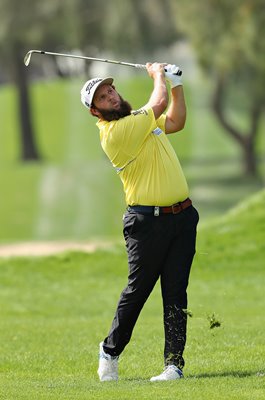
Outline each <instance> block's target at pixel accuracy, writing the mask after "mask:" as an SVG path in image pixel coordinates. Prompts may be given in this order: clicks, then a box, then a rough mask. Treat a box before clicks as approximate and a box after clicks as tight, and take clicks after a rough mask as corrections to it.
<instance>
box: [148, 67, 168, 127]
mask: <svg viewBox="0 0 265 400" xmlns="http://www.w3.org/2000/svg"><path fill="white" fill-rule="evenodd" d="M164 67H165V64H160V63H153V64H151V63H147V64H146V69H147V72H148V74H149V76H150V77H151V78H152V79H153V81H154V89H153V92H152V93H151V96H150V98H149V101H148V103H147V104H146V105H145V107H146V108H152V109H153V112H154V116H155V119H157V118H159V117H160V115H161V114H162V113H163V112H164V111H165V109H166V108H167V105H168V91H167V85H166V79H165V71H164Z"/></svg>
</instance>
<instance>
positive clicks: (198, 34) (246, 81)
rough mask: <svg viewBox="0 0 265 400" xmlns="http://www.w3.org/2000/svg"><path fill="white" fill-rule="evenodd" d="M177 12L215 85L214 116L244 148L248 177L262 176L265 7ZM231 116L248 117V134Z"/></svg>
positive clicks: (225, 4)
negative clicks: (260, 137)
mask: <svg viewBox="0 0 265 400" xmlns="http://www.w3.org/2000/svg"><path fill="white" fill-rule="evenodd" d="M174 4H175V5H176V3H174ZM175 12H176V14H177V16H178V21H179V24H180V27H181V28H182V29H183V31H184V32H185V33H186V35H187V36H188V37H189V38H190V39H191V41H192V44H193V45H194V48H195V50H196V52H197V56H198V60H199V62H200V64H201V66H202V68H203V69H204V71H206V72H207V73H208V74H211V78H212V79H213V80H214V81H215V90H214V94H213V110H214V112H215V114H216V116H217V118H218V120H219V122H220V123H221V125H222V126H223V127H224V128H225V131H226V132H227V133H228V134H229V135H230V136H231V137H232V138H233V139H234V140H235V141H236V142H237V143H238V145H239V146H240V148H241V151H242V154H243V162H244V168H245V173H246V174H248V175H250V176H257V174H258V169H257V151H256V142H257V137H258V133H259V123H260V120H261V116H262V113H263V112H264V106H265V91H264V87H265V57H264V54H265V41H264V39H263V38H264V36H265V13H264V12H263V5H262V1H261V0H234V1H230V0H204V1H202V2H198V1H196V0H190V1H189V2H184V1H183V0H180V1H179V2H178V7H177V8H176V9H175ZM191 21H192V22H191ZM231 110H233V111H234V112H237V111H239V112H240V113H241V115H244V116H246V117H247V119H248V122H247V121H246V123H245V125H246V124H247V125H248V127H247V128H244V129H243V128H242V127H239V126H238V125H237V124H236V122H235V121H233V119H232V118H231Z"/></svg>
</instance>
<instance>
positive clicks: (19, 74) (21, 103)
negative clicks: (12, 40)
mask: <svg viewBox="0 0 265 400" xmlns="http://www.w3.org/2000/svg"><path fill="white" fill-rule="evenodd" d="M13 62H14V64H13V71H14V78H15V84H16V88H17V92H18V114H19V120H20V143H21V155H20V158H21V160H22V161H31V160H39V159H40V155H39V152H38V149H37V145H36V142H35V137H34V132H33V127H32V120H31V108H30V101H29V89H28V83H27V81H28V80H27V72H26V68H27V67H25V65H24V64H23V55H22V54H21V51H20V48H19V46H18V48H16V46H14V52H13Z"/></svg>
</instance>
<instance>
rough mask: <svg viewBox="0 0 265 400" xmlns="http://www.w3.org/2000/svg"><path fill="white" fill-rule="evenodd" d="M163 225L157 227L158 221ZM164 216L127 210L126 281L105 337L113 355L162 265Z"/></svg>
mask: <svg viewBox="0 0 265 400" xmlns="http://www.w3.org/2000/svg"><path fill="white" fill-rule="evenodd" d="M161 223H162V224H163V225H164V228H163V229H160V228H159V225H160V224H161ZM168 235H169V230H168V227H167V224H166V221H165V220H163V221H162V220H161V219H160V218H159V217H155V216H153V215H150V214H148V215H143V214H136V213H131V214H130V213H127V214H126V215H125V219H124V238H125V242H126V248H127V253H128V265H129V276H128V284H127V286H126V288H125V289H124V290H123V292H122V293H121V296H120V300H119V303H118V306H117V310H116V314H115V317H114V319H113V322H112V326H111V329H110V332H109V334H108V337H107V338H106V339H105V341H104V349H105V351H106V352H107V353H109V354H111V355H113V356H117V355H119V354H120V353H121V352H122V351H123V349H124V347H125V346H126V345H127V344H128V342H129V340H130V338H131V335H132V331H133V328H134V326H135V323H136V321H137V318H138V316H139V314H140V312H141V309H142V307H143V305H144V303H145V302H146V300H147V298H148V297H149V295H150V293H151V292H152V290H153V288H154V286H155V283H156V282H157V280H158V278H159V276H160V272H161V268H162V266H163V263H164V260H165V258H166V254H167V251H168V246H169V242H170V240H169V239H168Z"/></svg>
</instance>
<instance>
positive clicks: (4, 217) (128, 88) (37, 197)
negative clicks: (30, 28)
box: [0, 74, 264, 242]
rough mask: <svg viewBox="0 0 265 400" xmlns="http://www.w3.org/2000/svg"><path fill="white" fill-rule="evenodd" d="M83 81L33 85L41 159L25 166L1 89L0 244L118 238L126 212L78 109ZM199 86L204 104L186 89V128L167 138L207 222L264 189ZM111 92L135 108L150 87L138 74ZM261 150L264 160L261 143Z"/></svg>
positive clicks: (7, 92) (91, 128)
mask: <svg viewBox="0 0 265 400" xmlns="http://www.w3.org/2000/svg"><path fill="white" fill-rule="evenodd" d="M114 78H117V76H114ZM81 81H82V82H83V80H82V79H81V78H80V79H78V80H77V79H75V80H56V81H46V82H45V81H44V82H35V83H33V84H32V85H31V91H30V93H31V103H32V110H33V122H34V127H35V131H36V139H37V143H38V146H39V150H40V153H41V155H42V160H41V161H40V162H38V163H27V164H25V163H24V164H22V163H21V162H20V161H19V131H18V122H17V111H16V110H17V104H16V102H17V99H16V93H15V90H14V88H13V87H10V86H6V87H2V88H1V90H0V117H1V121H2V124H3V125H2V126H3V128H2V129H1V146H0V185H1V190H2V195H1V199H0V221H1V230H0V242H12V241H21V240H24V241H25V240H27V241H28V240H53V239H62V240H63V239H74V240H83V239H87V238H89V239H93V238H95V237H102V236H105V237H113V236H116V237H118V236H120V232H121V216H122V213H123V211H124V208H125V203H124V196H123V191H122V185H121V182H120V179H119V177H118V176H117V175H116V173H115V171H114V169H113V168H112V167H111V165H110V162H109V160H108V159H107V158H106V156H105V154H104V153H103V151H102V149H101V147H100V142H99V135H98V129H97V127H96V126H95V123H96V119H95V118H92V117H91V116H89V113H88V111H86V109H85V108H84V106H83V105H82V104H81V102H80V97H79V91H80V87H81ZM201 86H203V87H204V94H203V100H202V98H201V97H202V96H201V87H199V86H197V85H195V84H192V85H191V86H189V82H187V83H185V92H186V98H187V106H188V119H187V124H186V127H185V129H184V130H183V131H182V132H180V133H179V134H175V135H170V136H169V138H170V140H171V141H172V144H173V146H174V147H175V149H176V151H177V154H178V155H179V158H180V160H181V162H182V164H183V168H184V172H185V174H186V176H187V180H188V182H189V186H190V191H191V197H192V198H193V200H194V202H195V204H196V206H197V207H198V209H199V211H200V215H201V218H202V219H205V218H208V217H211V216H216V215H219V214H220V213H223V212H225V211H226V210H228V209H229V208H230V207H231V206H233V205H235V204H237V202H238V201H241V200H242V199H243V198H245V197H246V196H248V195H250V194H251V193H252V192H255V191H257V190H258V189H259V188H260V187H262V182H261V181H257V180H253V179H247V178H246V177H245V176H244V174H243V173H242V171H241V167H240V166H241V164H240V155H239V152H238V149H237V148H236V146H235V145H234V143H232V142H231V141H230V140H229V139H228V138H227V136H226V135H225V133H224V132H223V131H222V129H221V128H220V126H219V125H218V123H217V121H216V120H215V118H214V117H213V115H212V113H211V112H210V107H209V90H208V89H207V90H206V86H205V85H204V83H202V84H201ZM116 87H117V89H118V90H119V91H120V92H121V93H122V94H123V97H124V98H125V99H129V100H130V101H131V103H132V105H133V107H134V108H138V107H140V106H141V105H143V104H144V103H145V102H146V101H147V100H148V93H150V91H151V87H152V83H151V81H150V80H149V79H148V78H147V77H146V76H145V75H142V74H139V75H136V76H135V77H132V78H130V79H120V78H119V79H117V84H116ZM143 93H145V94H146V96H144V95H143ZM263 128H264V122H263V124H261V129H263ZM259 148H260V156H261V160H263V159H264V143H262V141H260V143H259ZM261 168H262V163H261ZM263 172H264V171H263Z"/></svg>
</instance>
